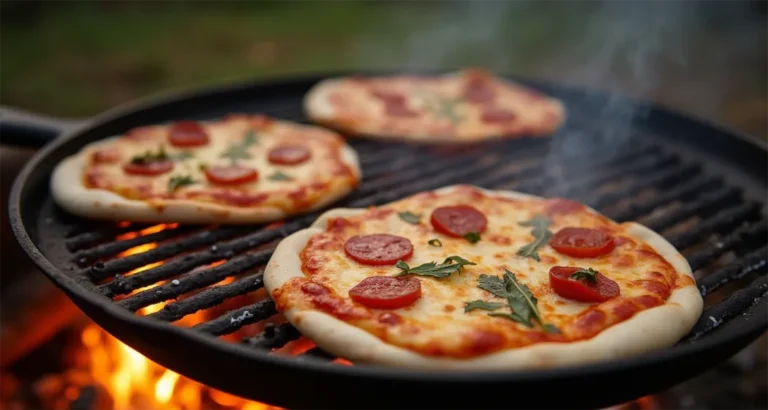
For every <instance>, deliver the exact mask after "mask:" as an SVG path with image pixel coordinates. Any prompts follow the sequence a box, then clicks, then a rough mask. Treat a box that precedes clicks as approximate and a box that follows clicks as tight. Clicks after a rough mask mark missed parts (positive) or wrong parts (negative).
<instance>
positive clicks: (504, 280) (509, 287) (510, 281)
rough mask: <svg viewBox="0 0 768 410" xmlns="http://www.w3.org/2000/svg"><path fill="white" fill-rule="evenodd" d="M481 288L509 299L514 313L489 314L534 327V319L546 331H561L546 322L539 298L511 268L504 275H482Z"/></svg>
mask: <svg viewBox="0 0 768 410" xmlns="http://www.w3.org/2000/svg"><path fill="white" fill-rule="evenodd" d="M477 282H478V285H477V287H479V288H480V289H483V290H485V291H487V292H490V293H492V294H494V295H496V296H498V297H501V298H504V299H506V300H507V306H509V308H510V309H511V310H512V313H496V312H494V313H489V314H488V315H489V316H494V317H503V318H505V319H509V320H512V321H515V322H518V323H521V324H523V325H525V326H527V327H533V322H532V321H531V319H534V320H535V321H536V322H538V323H539V324H540V325H541V326H542V328H543V329H544V331H546V332H548V333H559V332H560V331H559V330H558V329H557V328H556V327H555V326H553V325H550V324H545V323H544V322H543V321H542V319H541V314H540V313H539V308H538V302H539V301H538V300H537V299H536V297H535V296H533V294H532V293H531V290H530V289H529V288H528V286H526V285H525V284H523V283H520V282H519V281H518V280H517V278H516V277H515V274H514V273H512V272H510V271H509V270H507V269H505V270H504V275H503V277H501V278H499V277H498V276H491V275H480V277H479V278H478V279H477Z"/></svg>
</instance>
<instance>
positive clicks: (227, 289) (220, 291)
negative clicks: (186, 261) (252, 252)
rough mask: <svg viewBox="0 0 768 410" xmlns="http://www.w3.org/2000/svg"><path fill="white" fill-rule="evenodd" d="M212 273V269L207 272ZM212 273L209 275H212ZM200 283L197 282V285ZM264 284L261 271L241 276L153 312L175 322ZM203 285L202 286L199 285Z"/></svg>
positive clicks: (156, 316) (155, 316) (162, 318)
mask: <svg viewBox="0 0 768 410" xmlns="http://www.w3.org/2000/svg"><path fill="white" fill-rule="evenodd" d="M206 273H210V271H208V272H206ZM211 276H212V275H210V274H209V275H207V276H206V279H207V278H208V277H211ZM214 283H215V282H214ZM197 285H198V284H195V286H197ZM263 286H264V276H263V275H262V274H261V273H257V274H253V275H249V276H246V277H244V278H240V279H238V280H236V281H234V282H232V283H230V284H227V285H221V286H214V287H212V288H208V289H206V290H204V291H202V292H200V293H198V294H196V295H194V296H191V297H188V298H186V299H183V300H180V301H178V302H173V303H169V304H167V305H165V306H164V307H163V308H162V309H161V310H159V311H157V312H155V313H153V314H151V315H150V316H151V317H153V318H155V319H160V320H164V321H166V322H174V321H176V320H179V319H181V318H182V317H184V316H186V315H189V314H192V313H195V312H197V311H199V310H203V309H207V308H209V307H212V306H216V305H218V304H220V303H222V302H224V300H226V299H229V298H231V297H234V296H237V295H244V294H246V293H248V292H253V291H255V290H258V289H261V288H262V287H263ZM197 287H201V286H197Z"/></svg>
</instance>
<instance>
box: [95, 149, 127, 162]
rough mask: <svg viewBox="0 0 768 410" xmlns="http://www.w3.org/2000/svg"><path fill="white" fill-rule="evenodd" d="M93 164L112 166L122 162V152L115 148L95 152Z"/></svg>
mask: <svg viewBox="0 0 768 410" xmlns="http://www.w3.org/2000/svg"><path fill="white" fill-rule="evenodd" d="M91 158H93V162H95V163H97V164H111V163H114V162H117V161H119V160H120V151H118V150H117V149H115V148H105V149H100V150H97V151H94V152H93V154H92V157H91Z"/></svg>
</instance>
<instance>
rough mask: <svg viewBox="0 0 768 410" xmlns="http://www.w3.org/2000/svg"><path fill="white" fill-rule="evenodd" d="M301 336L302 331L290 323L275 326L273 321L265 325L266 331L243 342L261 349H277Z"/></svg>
mask: <svg viewBox="0 0 768 410" xmlns="http://www.w3.org/2000/svg"><path fill="white" fill-rule="evenodd" d="M299 337H301V333H299V331H298V330H296V328H295V327H293V326H291V325H290V324H288V323H283V324H282V325H278V326H275V325H274V324H272V323H267V324H266V325H264V331H263V332H261V333H259V334H258V335H256V336H253V337H249V338H245V339H243V343H245V344H247V345H249V346H253V347H256V348H259V349H265V350H266V349H275V348H280V347H283V346H285V344H286V343H288V342H290V341H292V340H296V339H298V338H299Z"/></svg>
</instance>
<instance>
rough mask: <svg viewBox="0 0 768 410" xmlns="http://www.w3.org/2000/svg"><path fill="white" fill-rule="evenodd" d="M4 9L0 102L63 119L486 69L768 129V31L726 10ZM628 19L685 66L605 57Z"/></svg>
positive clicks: (591, 5)
mask: <svg viewBox="0 0 768 410" xmlns="http://www.w3.org/2000/svg"><path fill="white" fill-rule="evenodd" d="M651 3H652V4H657V3H656V2H651ZM651 3H649V4H651ZM672 3H675V4H677V3H678V2H672ZM710 3H718V2H710ZM707 4H708V3H707ZM0 7H1V8H2V9H0V11H1V12H2V13H0V21H1V22H2V24H0V102H2V104H5V105H12V106H19V107H23V108H26V109H29V110H33V111H39V112H43V113H48V114H52V115H58V116H89V115H93V114H96V113H98V112H100V111H103V110H105V109H108V108H110V107H113V106H115V105H118V104H121V103H123V102H126V101H130V100H132V99H136V98H140V97H143V96H146V95H148V94H152V93H156V92H159V91H165V90H169V89H176V88H181V87H190V86H200V85H208V84H218V83H226V82H231V81H237V80H245V79H253V78H259V77H265V76H275V75H284V74H289V73H297V72H311V71H332V70H343V69H388V68H392V69H400V68H455V67H462V66H468V65H480V66H486V67H488V68H490V69H493V70H496V71H501V72H506V73H514V74H522V75H526V76H531V77H540V78H544V79H550V80H555V81H560V82H566V83H577V84H582V83H583V84H585V85H588V86H596V87H603V88H611V89H618V90H620V91H624V92H629V93H630V94H635V95H637V96H640V97H644V98H649V99H654V100H656V101H660V102H663V103H667V104H668V105H672V106H677V107H678V108H682V109H684V110H686V111H692V112H694V113H697V114H699V115H705V116H715V117H716V118H718V119H721V120H725V121H727V122H731V123H732V124H733V125H736V126H739V127H741V128H742V129H744V130H746V131H748V132H752V133H756V134H760V135H765V134H766V133H768V132H766V131H765V130H764V128H765V127H766V121H768V120H766V115H765V113H764V111H765V110H766V107H768V105H766V98H765V95H764V94H765V93H764V90H765V87H766V84H768V82H767V81H766V73H765V72H766V71H768V70H766V62H765V53H764V50H765V44H766V42H765V39H764V38H763V39H762V40H761V39H760V38H759V34H760V32H759V30H758V32H757V33H755V32H754V30H752V31H751V32H750V33H748V35H749V36H750V37H749V38H748V40H749V42H750V43H749V44H748V47H740V48H739V47H734V44H742V45H743V44H745V43H744V37H743V34H742V31H745V30H746V29H745V28H744V27H747V25H745V24H743V22H742V21H740V20H734V21H728V20H726V19H723V18H722V14H723V13H721V12H720V11H718V10H717V9H715V10H714V11H712V10H710V11H708V12H707V13H702V14H701V18H699V17H697V19H699V20H700V21H699V20H694V21H693V23H695V24H693V25H691V27H690V28H688V29H687V32H686V33H684V34H686V35H687V37H685V38H684V39H678V38H676V37H670V38H666V37H661V36H660V35H655V34H654V33H653V32H650V29H648V30H649V32H643V29H644V27H645V26H644V24H645V25H648V26H649V27H652V25H649V24H650V23H653V22H654V20H652V19H657V20H658V18H659V17H662V18H663V19H666V22H667V24H669V25H672V26H674V25H675V24H678V23H677V19H678V17H680V16H689V15H691V13H690V11H689V10H682V11H680V10H675V11H674V13H677V14H671V12H667V11H665V10H663V9H662V10H660V11H659V12H658V13H657V14H656V15H652V14H649V15H648V16H646V18H648V19H651V20H648V21H647V22H642V21H641V20H642V18H644V17H643V16H642V15H638V14H637V13H636V12H635V11H631V12H620V13H619V14H617V15H616V16H614V15H613V14H610V13H605V12H604V11H603V8H604V5H603V4H602V3H599V2H568V1H563V2H557V1H546V2H502V1H489V2H477V1H475V2H450V3H447V2H394V1H358V2H353V1H330V2H329V1H283V2H246V1H243V2H234V1H233V2H229V1H225V2H217V3H210V2H199V1H195V2H169V1H156V2H147V1H142V2H125V1H88V2H69V1H67V2H54V1H49V2H28V1H9V0H4V1H3V2H2V3H0ZM707 7H709V8H711V7H710V6H707ZM646 8H652V7H650V6H646V5H645V4H641V5H640V10H642V9H646ZM601 13H602V14H601ZM670 16H671V17H670ZM739 18H741V17H739ZM606 20H607V21H606ZM614 20H615V21H614ZM723 21H725V22H723ZM608 23H610V24H613V25H611V26H608ZM715 23H716V24H715ZM750 24H751V23H750ZM602 26H606V27H608V28H606V29H603V28H601V27H602ZM596 27H597V28H598V30H597V31H596V33H597V35H596V36H595V35H594V34H595V32H593V31H590V30H594V29H595V28H596ZM623 27H635V28H639V29H640V30H639V31H638V32H639V38H638V40H644V39H646V38H647V39H650V40H653V41H656V42H657V43H658V44H654V43H653V41H650V42H648V44H650V45H645V47H650V46H653V47H658V48H660V49H661V51H664V52H665V53H666V55H667V57H669V56H670V55H671V56H672V57H674V58H680V59H682V60H685V61H686V64H685V65H684V66H680V65H675V64H673V63H670V62H669V61H661V62H660V63H658V64H657V63H656V62H655V61H654V62H652V63H653V64H646V65H647V67H640V68H641V69H642V70H640V71H639V72H640V74H642V75H643V76H644V77H649V73H650V77H649V78H645V79H644V80H652V81H650V83H649V84H650V86H649V85H648V84H645V82H647V81H641V82H638V81H637V79H638V78H637V74H638V72H633V71H632V70H633V68H636V67H632V64H631V61H632V60H630V59H622V56H621V55H619V56H618V58H616V59H615V60H616V61H607V60H606V61H603V59H604V58H605V52H607V51H608V52H610V53H612V52H613V51H612V50H611V49H610V47H613V46H614V45H613V44H612V42H613V41H614V40H615V39H614V38H612V37H614V35H613V34H614V31H615V30H619V31H620V30H621V29H622V28H623ZM612 30H614V31H612ZM590 33H591V35H590ZM756 34H757V35H756ZM763 34H764V32H763ZM616 35H617V36H619V35H621V33H616ZM740 36H741V37H740ZM763 37H765V36H764V35H763ZM630 40H634V39H630ZM752 43H754V44H752ZM681 44H682V45H684V47H685V48H678V49H676V48H674V47H682V46H681ZM625 46H626V47H630V48H631V47H633V46H634V45H633V44H631V42H630V43H628V45H625ZM606 47H608V48H606ZM760 47H762V48H760ZM715 48H716V49H719V50H721V52H720V53H719V54H714V53H712V49H715ZM733 49H737V52H734V51H733ZM742 49H743V50H742ZM681 50H682V51H681ZM630 51H631V50H630ZM717 55H722V57H716V56H717ZM611 57H616V56H611ZM667 60H670V59H669V58H667ZM628 61H629V62H628ZM610 64H613V65H610ZM635 65H637V64H635ZM595 68H596V69H597V71H595ZM636 71H637V70H636ZM585 72H586V73H587V74H588V75H587V76H586V77H584V76H583V75H581V74H584V73H585ZM734 102H735V103H736V105H737V106H738V107H739V108H738V109H734Z"/></svg>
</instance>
